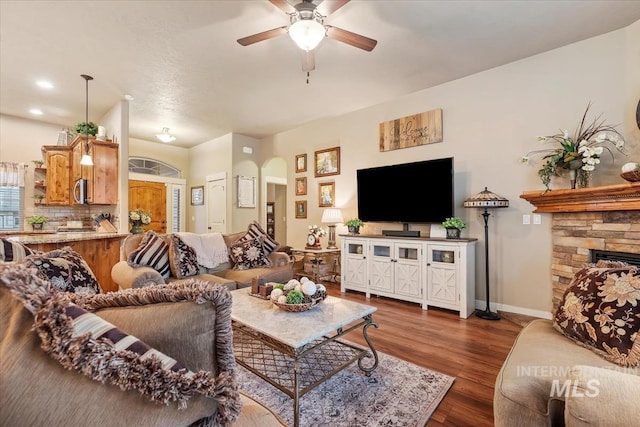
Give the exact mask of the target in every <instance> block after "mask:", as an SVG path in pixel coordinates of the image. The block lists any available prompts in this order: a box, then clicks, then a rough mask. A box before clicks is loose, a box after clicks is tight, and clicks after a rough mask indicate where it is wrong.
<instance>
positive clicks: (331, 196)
mask: <svg viewBox="0 0 640 427" xmlns="http://www.w3.org/2000/svg"><path fill="white" fill-rule="evenodd" d="M335 199H336V183H335V182H334V181H330V182H321V183H320V184H318V206H319V207H321V208H330V207H333V205H334V204H335Z"/></svg>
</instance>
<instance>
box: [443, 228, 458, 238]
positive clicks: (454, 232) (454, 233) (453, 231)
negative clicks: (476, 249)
mask: <svg viewBox="0 0 640 427" xmlns="http://www.w3.org/2000/svg"><path fill="white" fill-rule="evenodd" d="M446 230H447V239H459V238H460V229H458V228H447V229H446Z"/></svg>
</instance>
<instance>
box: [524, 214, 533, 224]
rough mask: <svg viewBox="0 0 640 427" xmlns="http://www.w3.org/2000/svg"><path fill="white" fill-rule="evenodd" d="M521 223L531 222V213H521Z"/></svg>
mask: <svg viewBox="0 0 640 427" xmlns="http://www.w3.org/2000/svg"><path fill="white" fill-rule="evenodd" d="M522 224H523V225H529V224H531V215H529V214H524V215H522Z"/></svg>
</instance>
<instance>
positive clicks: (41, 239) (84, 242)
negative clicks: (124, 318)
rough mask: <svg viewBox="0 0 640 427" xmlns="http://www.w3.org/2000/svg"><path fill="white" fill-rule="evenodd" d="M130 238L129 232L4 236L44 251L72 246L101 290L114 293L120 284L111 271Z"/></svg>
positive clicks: (44, 233)
mask: <svg viewBox="0 0 640 427" xmlns="http://www.w3.org/2000/svg"><path fill="white" fill-rule="evenodd" d="M128 235H129V233H93V232H81V233H70V232H69V233H47V232H46V231H44V232H41V233H29V234H22V235H5V236H4V237H7V238H9V239H11V240H16V241H18V242H21V243H24V244H25V245H27V246H28V247H30V248H31V249H35V250H37V251H42V252H49V251H52V250H54V249H60V248H62V247H64V246H70V247H71V249H73V250H74V251H76V252H77V253H79V254H80V255H82V258H84V260H85V261H86V262H87V264H88V265H89V268H91V271H93V274H94V275H95V276H96V279H97V280H98V283H99V284H100V287H101V288H102V291H103V292H111V291H117V290H118V285H117V284H116V283H115V282H113V280H111V268H112V267H113V266H114V265H115V264H116V263H117V262H118V261H120V245H121V242H122V240H123V239H124V238H125V237H126V236H128Z"/></svg>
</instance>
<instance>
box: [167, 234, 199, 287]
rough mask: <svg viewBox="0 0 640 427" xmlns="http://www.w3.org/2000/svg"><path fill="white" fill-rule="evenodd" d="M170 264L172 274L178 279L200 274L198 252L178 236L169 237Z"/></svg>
mask: <svg viewBox="0 0 640 427" xmlns="http://www.w3.org/2000/svg"><path fill="white" fill-rule="evenodd" d="M169 239H170V240H171V243H170V244H169V264H170V266H171V273H172V274H173V275H174V276H175V277H177V278H178V279H184V278H185V277H189V276H195V275H196V274H198V273H199V272H200V266H199V265H198V256H197V255H196V251H195V250H194V249H193V248H192V247H191V246H189V245H187V244H186V243H185V242H184V240H182V239H181V238H180V236H178V235H177V234H171V236H169Z"/></svg>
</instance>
